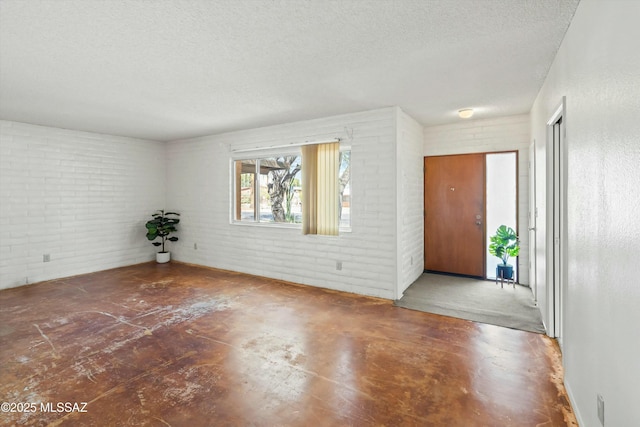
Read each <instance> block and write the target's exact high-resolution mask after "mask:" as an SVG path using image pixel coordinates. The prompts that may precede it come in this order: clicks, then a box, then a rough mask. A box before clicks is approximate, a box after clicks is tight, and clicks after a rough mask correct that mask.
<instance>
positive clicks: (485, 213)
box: [422, 149, 532, 283]
mask: <svg viewBox="0 0 640 427" xmlns="http://www.w3.org/2000/svg"><path fill="white" fill-rule="evenodd" d="M501 153H515V155H516V159H515V163H516V176H515V186H516V200H515V204H516V224H515V231H516V234H517V235H518V236H520V150H518V149H511V150H498V151H481V152H470V153H452V154H435V155H429V156H423V159H422V162H423V163H422V164H423V166H424V167H425V169H424V170H425V171H426V161H427V157H443V156H458V155H466V154H482V155H483V157H484V167H485V169H486V164H487V161H486V157H487V155H488V154H501ZM424 179H426V173H424V174H423V180H424ZM483 187H484V189H483V193H484V194H483V204H484V206H483V208H482V210H483V212H482V215H483V218H482V227H483V246H484V247H483V262H482V265H483V267H482V270H483V272H484V273H483V277H482V278H483V279H485V280H486V279H487V260H486V257H487V256H488V246H487V223H486V219H487V177H486V171H485V176H484V183H483ZM423 192H426V184H425V185H424V188H423ZM423 200H424V201H423V222H424V221H425V219H426V210H427V206H426V196H424V195H423ZM423 232H424V233H425V235H424V236H423V242H426V232H427V229H426V227H424V230H423ZM423 244H424V245H426V243H423ZM424 254H425V257H426V249H425V251H424ZM531 256H532V254H531V253H530V254H529V259H531ZM516 263H517V264H518V268H517V269H516V271H517V276H516V277H515V281H516V283H520V270H521V269H520V268H519V267H520V257H517V258H516ZM426 271H427V270H426V260H425V272H426ZM529 274H531V273H529Z"/></svg>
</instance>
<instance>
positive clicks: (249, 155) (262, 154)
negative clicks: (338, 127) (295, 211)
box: [229, 144, 353, 237]
mask: <svg viewBox="0 0 640 427" xmlns="http://www.w3.org/2000/svg"><path fill="white" fill-rule="evenodd" d="M301 146H302V144H300V145H291V146H287V147H280V148H265V149H255V150H242V151H238V152H236V153H233V152H232V153H231V156H230V159H229V163H230V175H231V180H230V181H231V185H230V203H229V207H230V209H229V223H230V224H231V225H239V226H249V227H275V228H288V229H293V230H301V229H302V224H301V223H294V222H275V221H273V222H263V221H260V219H259V215H260V209H259V204H260V191H259V176H260V174H259V173H258V167H259V160H263V159H269V158H274V157H276V158H277V157H286V156H302V150H301V148H300V147H301ZM343 151H352V150H351V146H349V145H344V146H343V145H342V144H340V153H342V152H343ZM242 160H253V161H256V176H257V177H258V179H256V180H255V181H254V185H256V184H255V182H256V181H257V182H258V184H257V186H258V189H257V191H254V196H253V197H254V201H253V202H254V206H256V208H255V209H254V218H253V220H252V221H250V220H244V221H243V220H242V219H236V218H237V209H238V204H237V202H238V200H237V198H236V196H237V188H238V187H237V186H238V179H239V178H240V175H238V174H237V173H236V172H237V171H236V162H237V161H242ZM349 161H350V163H351V161H352V159H351V158H350V160H349ZM349 190H350V194H349V215H350V218H349V225H348V226H343V225H340V227H339V232H340V233H350V232H351V226H352V221H353V216H352V215H351V212H352V211H351V208H352V206H353V184H352V180H351V179H350V180H349ZM341 203H342V201H341ZM340 222H342V221H340ZM330 237H335V236H330Z"/></svg>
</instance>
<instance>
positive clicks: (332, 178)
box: [302, 142, 340, 236]
mask: <svg viewBox="0 0 640 427" xmlns="http://www.w3.org/2000/svg"><path fill="white" fill-rule="evenodd" d="M339 156H340V143H339V142H332V143H329V144H314V145H304V146H302V198H303V201H302V203H303V206H302V234H323V235H329V236H337V235H338V229H339V218H338V203H339V198H340V191H339V187H338V167H339V164H338V162H339Z"/></svg>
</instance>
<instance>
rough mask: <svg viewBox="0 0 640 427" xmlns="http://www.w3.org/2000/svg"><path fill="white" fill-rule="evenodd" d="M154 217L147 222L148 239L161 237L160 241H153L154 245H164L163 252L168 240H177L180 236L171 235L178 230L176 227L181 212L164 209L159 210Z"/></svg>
mask: <svg viewBox="0 0 640 427" xmlns="http://www.w3.org/2000/svg"><path fill="white" fill-rule="evenodd" d="M152 216H153V219H150V220H149V221H147V223H146V224H145V227H147V239H149V240H151V241H153V240H156V239H157V238H158V237H159V238H160V241H159V242H152V244H153V246H162V251H161V253H165V252H166V251H165V247H164V245H165V243H166V241H167V240H168V241H170V242H177V241H178V238H177V237H176V236H171V237H169V236H170V235H171V233H174V232H176V231H178V230H177V229H176V224H178V223H179V222H180V218H178V217H179V216H180V214H179V213H176V212H165V211H164V210H159V211H157V212H156V213H154V214H153V215H152Z"/></svg>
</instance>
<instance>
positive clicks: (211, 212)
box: [167, 108, 422, 299]
mask: <svg viewBox="0 0 640 427" xmlns="http://www.w3.org/2000/svg"><path fill="white" fill-rule="evenodd" d="M396 112H397V109H396V108H385V109H381V110H375V111H369V112H363V113H357V114H348V115H342V116H335V117H327V118H323V119H318V120H310V121H303V122H296V123H289V124H284V125H279V126H271V127H266V128H260V129H252V130H248V131H240V132H234V133H228V134H224V135H217V136H209V137H203V138H196V139H190V140H185V141H175V142H171V143H169V144H168V147H167V155H168V170H167V206H168V207H169V208H172V209H177V210H179V211H180V212H181V213H182V222H181V232H180V241H179V242H177V243H176V244H174V245H173V246H172V248H173V249H172V250H173V252H174V258H175V259H178V260H182V261H186V262H191V263H196V264H202V265H208V266H213V267H219V268H224V269H229V270H235V271H240V272H246V273H251V274H257V275H261V276H266V277H273V278H277V279H283V280H289V281H292V282H298V283H304V284H309V285H314V286H321V287H326V288H332V289H338V290H343V291H348V292H355V293H361V294H367V295H374V296H379V297H384V298H389V299H392V298H395V297H396V293H397V283H396V282H397V277H398V276H397V267H396V265H397V258H396V245H397V242H396V235H397V226H396V215H397V213H396V194H395V192H396V188H397V186H396V163H395V159H396V141H395V140H396V114H397V113H396ZM335 137H339V138H341V139H342V141H343V143H344V144H347V145H350V146H351V150H352V154H351V158H352V178H351V179H352V201H353V204H352V224H351V225H352V231H351V232H350V233H342V234H341V235H340V236H338V237H327V236H303V235H302V234H301V231H300V230H299V229H288V228H274V227H261V226H246V225H232V224H230V216H231V213H230V206H231V188H230V176H231V172H230V171H231V164H230V156H231V150H234V149H245V148H256V147H268V146H272V145H282V144H288V143H296V142H297V143H299V142H304V141H314V140H326V139H331V138H335ZM420 209H422V208H420ZM194 243H197V245H198V249H197V250H196V249H194ZM336 261H342V270H341V271H337V270H336Z"/></svg>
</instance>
